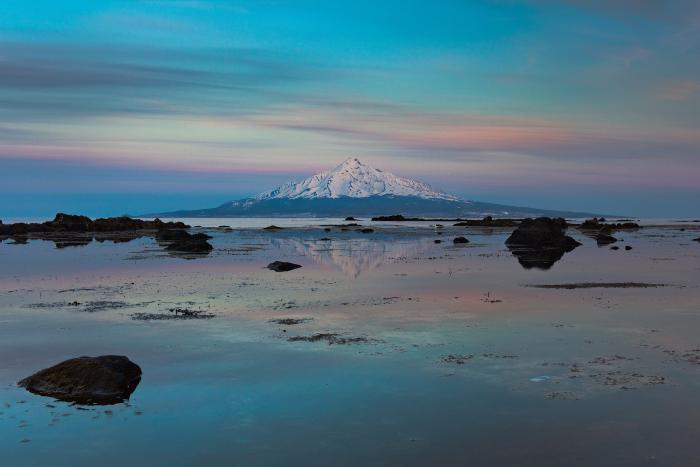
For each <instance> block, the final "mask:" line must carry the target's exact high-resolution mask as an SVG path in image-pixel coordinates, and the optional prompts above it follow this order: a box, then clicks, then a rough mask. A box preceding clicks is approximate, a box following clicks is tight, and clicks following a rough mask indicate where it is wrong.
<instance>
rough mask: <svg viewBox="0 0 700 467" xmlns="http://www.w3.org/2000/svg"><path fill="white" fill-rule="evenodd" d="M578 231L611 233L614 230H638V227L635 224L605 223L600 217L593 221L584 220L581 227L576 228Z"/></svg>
mask: <svg viewBox="0 0 700 467" xmlns="http://www.w3.org/2000/svg"><path fill="white" fill-rule="evenodd" d="M578 228H579V229H580V230H607V231H608V232H612V231H615V230H636V229H639V228H640V225H639V224H637V223H636V222H627V221H626V222H618V223H610V224H606V223H605V218H604V217H601V218H600V219H598V218H597V217H594V218H593V219H587V220H585V221H584V222H583V223H582V224H581V225H579V226H578Z"/></svg>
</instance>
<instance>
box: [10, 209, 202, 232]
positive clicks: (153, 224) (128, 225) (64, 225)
mask: <svg viewBox="0 0 700 467" xmlns="http://www.w3.org/2000/svg"><path fill="white" fill-rule="evenodd" d="M187 227H189V226H188V225H187V224H184V223H182V222H163V221H161V220H160V219H155V220H152V221H143V220H140V219H132V218H130V217H127V216H122V217H109V218H102V219H95V220H94V221H93V220H90V218H89V217H86V216H78V215H72V214H64V213H58V214H56V216H55V217H54V219H53V220H52V221H49V222H44V223H42V224H36V223H30V224H27V223H23V222H18V223H16V224H9V225H0V234H1V235H13V234H14V235H26V234H47V233H57V232H58V233H67V232H70V233H86V232H87V233H92V232H127V231H129V232H133V231H136V230H162V229H184V228H187Z"/></svg>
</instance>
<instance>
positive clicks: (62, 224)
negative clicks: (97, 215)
mask: <svg viewBox="0 0 700 467" xmlns="http://www.w3.org/2000/svg"><path fill="white" fill-rule="evenodd" d="M47 224H48V225H49V226H50V228H51V229H52V231H54V232H88V231H91V230H92V229H93V222H92V220H90V218H89V217H86V216H75V215H71V214H64V213H62V212H59V213H58V214H56V217H54V219H53V221H51V222H48V223H47Z"/></svg>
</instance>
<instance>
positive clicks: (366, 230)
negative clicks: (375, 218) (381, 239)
mask: <svg viewBox="0 0 700 467" xmlns="http://www.w3.org/2000/svg"><path fill="white" fill-rule="evenodd" d="M360 232H362V233H372V232H374V229H362V230H360Z"/></svg>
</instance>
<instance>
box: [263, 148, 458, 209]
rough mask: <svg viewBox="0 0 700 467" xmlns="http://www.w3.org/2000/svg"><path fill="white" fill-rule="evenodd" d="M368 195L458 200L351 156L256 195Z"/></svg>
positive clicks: (277, 197)
mask: <svg viewBox="0 0 700 467" xmlns="http://www.w3.org/2000/svg"><path fill="white" fill-rule="evenodd" d="M370 196H416V197H420V198H425V199H445V200H457V198H456V197H454V196H452V195H448V194H447V193H442V192H438V191H435V190H433V189H432V188H431V187H430V186H429V185H427V184H425V183H423V182H419V181H417V180H411V179H408V178H402V177H398V176H396V175H393V174H390V173H388V172H382V171H381V170H378V169H375V168H373V167H370V166H368V165H366V164H363V163H362V162H360V160H359V159H358V158H356V157H350V158H348V159H346V160H345V161H343V163H341V164H340V165H338V166H336V167H335V168H334V169H332V170H330V171H326V172H320V173H318V174H316V175H313V176H311V177H309V178H307V179H305V180H302V181H300V182H289V183H285V184H284V185H282V186H280V187H278V188H275V189H274V190H270V191H267V192H264V193H261V194H259V195H258V196H256V199H258V200H266V199H282V198H285V199H317V198H342V197H349V198H367V197H370Z"/></svg>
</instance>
